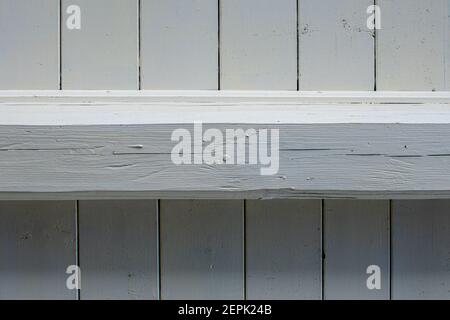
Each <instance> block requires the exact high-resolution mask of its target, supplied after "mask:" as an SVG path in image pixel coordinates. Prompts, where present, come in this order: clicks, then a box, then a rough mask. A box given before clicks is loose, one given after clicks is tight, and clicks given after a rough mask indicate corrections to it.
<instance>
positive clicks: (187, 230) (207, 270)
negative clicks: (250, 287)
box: [160, 200, 244, 299]
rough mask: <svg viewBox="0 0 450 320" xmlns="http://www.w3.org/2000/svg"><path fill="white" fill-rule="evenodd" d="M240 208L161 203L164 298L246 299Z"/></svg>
mask: <svg viewBox="0 0 450 320" xmlns="http://www.w3.org/2000/svg"><path fill="white" fill-rule="evenodd" d="M243 204H244V201H242V200H230V201H221V200H215V201H198V200H170V201H163V200H162V201H161V203H160V210H161V211H160V227H161V230H160V232H161V298H162V299H242V298H243V297H244V281H243V280H244V268H243V266H244V263H243V256H244V254H243V243H244V242H243V235H244V232H243V229H242V226H243Z"/></svg>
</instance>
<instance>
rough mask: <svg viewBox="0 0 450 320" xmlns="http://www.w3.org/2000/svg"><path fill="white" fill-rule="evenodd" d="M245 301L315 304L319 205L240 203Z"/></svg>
mask: <svg viewBox="0 0 450 320" xmlns="http://www.w3.org/2000/svg"><path fill="white" fill-rule="evenodd" d="M245 215H246V230H245V231H246V236H245V237H246V241H245V242H246V289H247V294H246V297H247V298H248V299H320V298H321V296H322V272H321V270H322V245H321V238H322V233H321V201H320V200H249V201H246V211H245Z"/></svg>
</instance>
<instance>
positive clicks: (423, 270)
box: [391, 200, 450, 299]
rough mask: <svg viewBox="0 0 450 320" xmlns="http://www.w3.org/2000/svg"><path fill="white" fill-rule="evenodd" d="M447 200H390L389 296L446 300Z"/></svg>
mask: <svg viewBox="0 0 450 320" xmlns="http://www.w3.org/2000/svg"><path fill="white" fill-rule="evenodd" d="M449 261H450V200H408V201H401V200H396V201H393V207H392V270H391V274H392V298H393V299H450V264H449Z"/></svg>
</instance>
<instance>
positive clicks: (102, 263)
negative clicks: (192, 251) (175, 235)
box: [78, 200, 159, 300]
mask: <svg viewBox="0 0 450 320" xmlns="http://www.w3.org/2000/svg"><path fill="white" fill-rule="evenodd" d="M78 212H79V213H78V217H79V220H78V225H79V258H80V268H81V270H82V277H81V288H82V290H81V294H80V298H81V299H83V300H86V299H132V300H136V299H147V300H149V299H157V298H158V291H159V289H158V258H157V256H158V232H157V223H158V222H157V201H156V200H129V201H124V200H105V201H101V200H98V201H79V208H78Z"/></svg>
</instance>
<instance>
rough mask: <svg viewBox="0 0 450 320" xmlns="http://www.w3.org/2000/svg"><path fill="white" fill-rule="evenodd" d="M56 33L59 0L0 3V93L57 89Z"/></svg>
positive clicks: (2, 1)
mask: <svg viewBox="0 0 450 320" xmlns="http://www.w3.org/2000/svg"><path fill="white" fill-rule="evenodd" d="M58 30H59V1H58V0H33V1H23V0H20V1H18V0H0V43H1V49H0V90H4V89H22V90H23V89H39V90H41V89H47V90H48V89H58V88H59V57H58V56H59V48H58V42H59V40H58V38H59V36H58V33H59V31H58Z"/></svg>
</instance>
